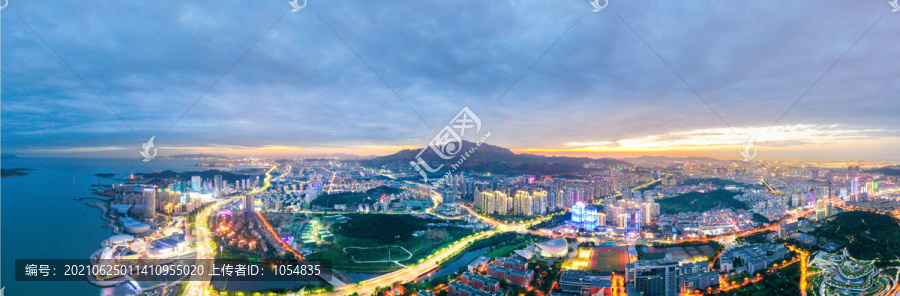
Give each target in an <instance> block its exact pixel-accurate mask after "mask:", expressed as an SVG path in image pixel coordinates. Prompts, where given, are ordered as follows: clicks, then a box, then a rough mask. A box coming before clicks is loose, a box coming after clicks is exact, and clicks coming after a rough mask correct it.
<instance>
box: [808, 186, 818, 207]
mask: <svg viewBox="0 0 900 296" xmlns="http://www.w3.org/2000/svg"><path fill="white" fill-rule="evenodd" d="M816 200H817V198H816V188H814V187H810V188H809V193H807V195H806V205H807V206H810V207H814V206H816Z"/></svg>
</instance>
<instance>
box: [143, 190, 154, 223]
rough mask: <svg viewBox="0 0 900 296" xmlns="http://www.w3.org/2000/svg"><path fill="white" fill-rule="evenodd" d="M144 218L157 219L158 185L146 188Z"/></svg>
mask: <svg viewBox="0 0 900 296" xmlns="http://www.w3.org/2000/svg"><path fill="white" fill-rule="evenodd" d="M144 218H145V219H150V220H152V219H156V187H147V188H144Z"/></svg>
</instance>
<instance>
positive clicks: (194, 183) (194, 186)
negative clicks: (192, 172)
mask: <svg viewBox="0 0 900 296" xmlns="http://www.w3.org/2000/svg"><path fill="white" fill-rule="evenodd" d="M202 182H203V180H202V179H201V178H200V176H191V191H193V192H203V184H202Z"/></svg>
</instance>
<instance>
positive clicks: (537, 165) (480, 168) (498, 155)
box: [360, 141, 631, 175]
mask: <svg viewBox="0 0 900 296" xmlns="http://www.w3.org/2000/svg"><path fill="white" fill-rule="evenodd" d="M473 149H474V151H473V152H472V153H470V154H469V155H468V156H467V157H466V158H465V159H464V160H462V159H463V157H464V156H465V153H466V152H467V151H470V150H473ZM421 151H422V149H414V150H413V149H405V150H401V151H399V152H397V153H394V154H391V155H387V156H381V157H375V158H372V159H365V160H361V161H360V164H362V165H364V166H368V167H373V168H387V169H392V170H411V169H412V166H411V165H410V162H412V161H414V160H415V158H416V155H417V154H419V152H421ZM422 159H423V160H425V162H427V163H428V164H429V165H430V166H431V167H437V166H439V165H441V164H444V167H443V168H442V169H441V170H440V173H446V172H447V171H448V169H449V167H451V166H452V165H454V164H459V167H458V169H457V171H464V172H475V173H494V174H542V175H556V174H568V173H574V172H580V171H585V170H587V169H585V167H584V165H585V164H587V163H593V164H594V166H595V167H597V166H605V167H612V166H631V164H630V163H628V162H624V161H621V160H618V159H613V158H600V159H593V158H587V157H556V156H550V157H548V156H543V155H534V154H515V153H513V152H512V151H510V150H509V149H506V148H503V147H498V146H494V145H490V144H486V143H482V144H481V145H480V146H476V145H475V143H472V142H469V141H463V145H462V149H460V152H459V153H458V154H456V156H455V157H453V158H451V159H449V160H444V159H442V158H440V157H439V156H438V155H437V154H436V153H435V152H433V151H431V150H430V149H429V150H427V151H425V153H422ZM461 160H462V161H461Z"/></svg>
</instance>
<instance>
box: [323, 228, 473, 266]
mask: <svg viewBox="0 0 900 296" xmlns="http://www.w3.org/2000/svg"><path fill="white" fill-rule="evenodd" d="M348 217H350V220H349V221H348V222H347V223H344V224H335V225H333V226H332V227H331V231H332V232H333V233H334V234H335V241H334V243H332V244H331V245H329V246H325V247H324V249H322V250H321V251H318V252H316V253H313V254H310V255H309V256H307V257H308V258H309V259H328V260H331V262H332V264H333V266H334V268H335V269H339V270H346V271H356V272H383V271H391V270H396V269H399V268H401V267H400V266H398V265H396V264H394V263H387V262H385V263H356V262H354V261H353V258H356V260H358V261H387V260H388V256H389V255H388V250H390V257H391V258H390V259H391V260H396V258H394V256H395V255H396V256H398V257H399V256H402V257H400V258H407V257H410V256H409V253H407V252H404V251H403V250H402V249H400V248H399V247H403V248H405V249H406V250H409V252H410V253H412V257H411V258H409V259H407V260H404V261H401V263H403V264H406V263H415V262H417V261H418V260H419V259H421V258H425V257H426V256H428V255H429V254H431V253H432V252H434V251H435V250H439V249H441V248H443V247H444V246H447V245H449V244H450V243H452V242H454V241H456V240H458V239H460V238H462V237H465V236H467V235H470V234H472V230H469V229H466V228H459V227H428V226H427V223H432V222H442V220H434V219H421V218H417V217H414V216H411V215H396V214H358V215H348ZM377 225H382V226H381V227H376V226H377ZM417 230H424V231H425V232H424V233H423V234H422V235H420V236H418V237H413V236H412V233H413V232H414V231H417ZM386 245H390V246H392V247H391V248H381V249H371V250H364V249H363V248H379V247H385V246H386ZM345 250H346V252H345ZM351 255H352V257H351Z"/></svg>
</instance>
